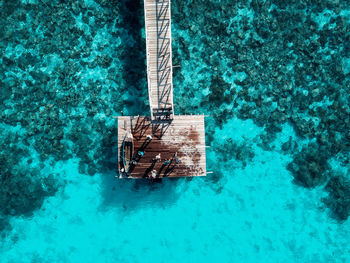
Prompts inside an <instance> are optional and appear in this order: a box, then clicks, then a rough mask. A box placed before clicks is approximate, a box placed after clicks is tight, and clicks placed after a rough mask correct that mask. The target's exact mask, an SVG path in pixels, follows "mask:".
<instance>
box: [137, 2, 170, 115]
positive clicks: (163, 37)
mask: <svg viewBox="0 0 350 263" xmlns="http://www.w3.org/2000/svg"><path fill="white" fill-rule="evenodd" d="M144 9H145V27H146V52H147V78H148V94H149V102H150V109H151V118H152V119H155V118H154V116H153V112H154V110H155V109H162V108H171V111H172V115H171V116H173V112H174V106H173V79H172V75H173V71H172V50H171V13H170V9H171V4H170V0H159V1H158V0H144Z"/></svg>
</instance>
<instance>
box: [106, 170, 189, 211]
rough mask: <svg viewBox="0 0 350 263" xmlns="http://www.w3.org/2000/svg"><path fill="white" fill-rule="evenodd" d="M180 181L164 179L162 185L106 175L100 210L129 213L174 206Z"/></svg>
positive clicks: (143, 180) (144, 180)
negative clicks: (143, 209) (147, 208)
mask: <svg viewBox="0 0 350 263" xmlns="http://www.w3.org/2000/svg"><path fill="white" fill-rule="evenodd" d="M179 180H180V179H175V178H171V179H163V181H162V182H161V183H153V182H151V181H150V180H147V179H118V178H115V177H114V176H113V174H112V173H110V174H104V175H103V176H102V182H101V187H102V188H101V194H102V198H103V201H102V204H101V206H100V210H101V211H107V210H109V209H110V208H117V209H121V210H123V212H127V213H128V212H133V211H135V210H136V209H139V208H144V207H164V208H166V207H169V206H172V205H173V204H175V203H176V201H177V199H178V198H179V194H180V193H179V191H177V187H178V186H180V185H179ZM182 180H183V179H182ZM181 189H182V187H181Z"/></svg>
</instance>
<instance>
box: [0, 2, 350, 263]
mask: <svg viewBox="0 0 350 263" xmlns="http://www.w3.org/2000/svg"><path fill="white" fill-rule="evenodd" d="M0 9H1V11H0V25H1V27H2V28H3V29H2V30H1V31H0V50H1V51H2V52H1V54H0V92H1V93H0V102H1V103H0V129H1V133H0V145H2V146H1V149H0V255H1V256H0V262H4V263H10V262H11V263H21V262H24V263H26V262H31V263H34V262H50V263H51V262H327V263H328V262H350V246H349V244H350V219H349V218H350V133H349V131H350V108H349V101H350V92H349V87H350V45H349V43H350V30H349V28H350V19H349V15H350V9H349V6H348V3H347V1H341V0H339V1H308V3H307V4H306V3H302V2H295V1H290V2H288V1H280V0H279V1H278V0H269V1H254V0H252V1H228V0H227V1H226V0H222V1H217V0H215V1H214V0H198V1H190V0H189V1H180V0H174V1H172V17H173V24H172V30H173V31H172V34H173V64H174V65H177V67H176V68H174V102H175V104H176V105H175V111H176V114H191V113H192V114H201V113H204V114H206V115H209V117H207V118H206V143H207V145H208V146H210V148H208V150H207V170H209V171H212V172H213V173H211V174H208V175H207V176H206V177H200V178H182V179H169V178H168V179H164V180H163V181H162V183H152V182H150V181H147V180H146V181H144V180H120V179H118V178H117V177H116V175H117V174H116V170H117V149H116V148H117V126H116V125H117V122H116V120H115V118H113V116H119V115H121V114H122V112H123V113H124V115H137V114H140V115H148V110H149V108H148V101H147V100H148V95H147V83H146V61H145V59H146V56H145V35H144V29H143V27H144V22H143V19H144V17H143V1H141V0H140V1H139V0H137V1H136V0H122V1H118V0H110V1H107V0H79V1H63V0H62V1H58V0H57V1H48V0H21V1H19V0H13V1H8V0H0Z"/></svg>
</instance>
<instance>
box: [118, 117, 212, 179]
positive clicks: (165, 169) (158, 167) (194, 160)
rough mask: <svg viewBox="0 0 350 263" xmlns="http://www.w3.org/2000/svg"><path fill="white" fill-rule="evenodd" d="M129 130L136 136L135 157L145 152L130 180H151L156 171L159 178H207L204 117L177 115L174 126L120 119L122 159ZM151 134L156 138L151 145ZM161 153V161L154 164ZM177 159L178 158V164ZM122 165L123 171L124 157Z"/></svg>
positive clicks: (171, 124)
mask: <svg viewBox="0 0 350 263" xmlns="http://www.w3.org/2000/svg"><path fill="white" fill-rule="evenodd" d="M128 131H129V132H131V133H132V135H133V136H134V151H135V156H137V152H138V151H143V152H144V155H143V157H142V158H140V159H138V160H137V164H136V165H135V166H134V168H133V169H132V171H131V173H130V176H129V178H148V176H149V175H150V173H151V172H152V171H153V170H155V171H156V172H157V177H158V178H162V177H184V176H205V175H206V154H205V133H204V116H203V115H176V118H175V119H174V120H173V121H172V122H171V123H157V122H156V123H154V122H151V120H150V118H149V117H140V116H135V117H130V116H124V117H119V118H118V146H119V148H118V153H119V155H118V156H119V157H120V156H121V153H122V148H121V145H122V142H123V139H124V138H125V135H126V133H127V132H128ZM147 135H151V136H152V140H151V141H150V142H148V141H147V138H146V137H147ZM158 154H160V160H158V161H157V162H154V161H155V158H156V156H157V155H158ZM175 156H177V158H178V163H177V164H176V163H175V158H174V157H175ZM167 162H168V163H167ZM118 163H119V169H120V168H121V166H122V163H121V158H119V159H118Z"/></svg>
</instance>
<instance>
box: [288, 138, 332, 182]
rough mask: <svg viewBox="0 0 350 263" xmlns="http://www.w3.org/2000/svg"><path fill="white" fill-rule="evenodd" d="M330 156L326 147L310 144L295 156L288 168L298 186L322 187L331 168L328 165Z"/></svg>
mask: <svg viewBox="0 0 350 263" xmlns="http://www.w3.org/2000/svg"><path fill="white" fill-rule="evenodd" d="M327 159H328V154H327V151H326V149H325V147H320V146H319V145H318V144H316V143H310V144H308V145H307V146H305V147H303V149H302V150H301V151H300V152H298V153H296V154H295V155H294V158H293V161H292V162H291V163H289V164H288V166H287V168H288V170H290V171H291V172H292V174H293V176H294V181H295V182H296V183H297V184H300V185H303V186H305V187H315V186H318V185H321V184H322V183H324V182H325V180H326V179H327V172H328V171H329V169H330V166H329V165H328V163H327Z"/></svg>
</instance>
